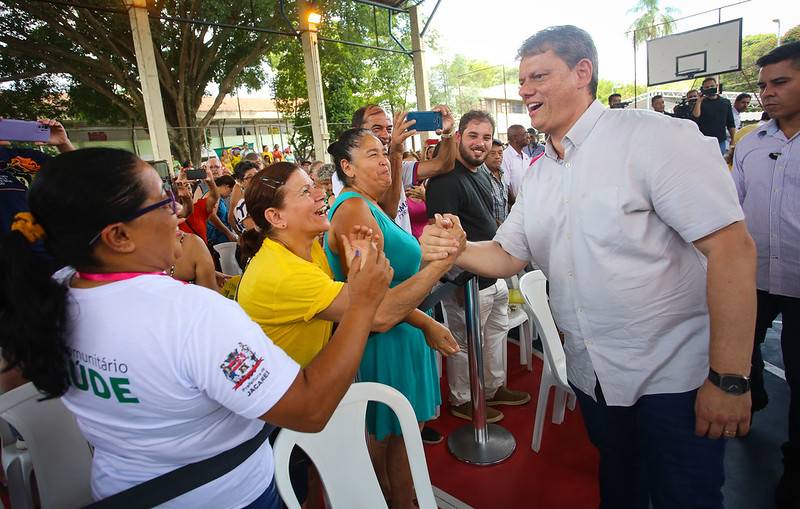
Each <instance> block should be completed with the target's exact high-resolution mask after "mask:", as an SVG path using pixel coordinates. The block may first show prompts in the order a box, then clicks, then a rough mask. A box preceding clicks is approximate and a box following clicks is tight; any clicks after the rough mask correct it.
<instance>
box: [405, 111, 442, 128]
mask: <svg viewBox="0 0 800 509" xmlns="http://www.w3.org/2000/svg"><path fill="white" fill-rule="evenodd" d="M406 120H416V123H415V124H414V125H413V126H411V129H414V130H415V131H438V130H439V129H442V112H441V111H409V112H408V114H407V115H406Z"/></svg>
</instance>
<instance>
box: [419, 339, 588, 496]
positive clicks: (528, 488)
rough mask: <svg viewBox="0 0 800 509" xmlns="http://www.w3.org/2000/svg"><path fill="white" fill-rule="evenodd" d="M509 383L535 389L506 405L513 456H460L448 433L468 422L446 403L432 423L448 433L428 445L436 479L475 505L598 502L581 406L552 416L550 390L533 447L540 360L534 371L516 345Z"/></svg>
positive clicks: (510, 351)
mask: <svg viewBox="0 0 800 509" xmlns="http://www.w3.org/2000/svg"><path fill="white" fill-rule="evenodd" d="M508 359H509V361H508V364H509V383H508V385H509V386H510V387H511V388H512V389H516V390H524V391H527V392H530V394H531V401H530V402H529V403H528V404H526V405H523V406H519V407H509V406H503V407H499V409H500V410H501V411H502V412H503V413H504V414H505V418H504V419H503V420H502V421H500V422H499V423H498V424H500V425H501V426H503V427H504V428H506V429H507V430H509V431H510V432H511V433H512V434H513V435H514V438H515V439H516V441H517V447H516V449H515V450H514V453H513V454H512V455H511V457H510V458H509V459H507V460H506V461H504V462H503V463H500V464H498V465H493V466H488V467H479V466H473V465H469V464H467V463H463V462H461V461H459V460H457V459H456V458H455V457H454V456H453V455H452V454H451V453H450V451H449V450H448V448H447V439H446V438H447V436H448V434H449V433H450V432H452V431H453V430H455V429H457V428H459V427H460V426H463V425H464V424H468V423H467V421H464V420H462V419H457V418H455V417H453V416H452V415H450V413H449V412H448V411H447V409H446V406H443V407H442V410H441V416H440V417H439V419H437V420H435V421H432V422H431V423H430V424H431V427H433V428H435V429H436V430H437V431H439V432H440V433H442V434H443V435H444V436H445V440H444V441H443V442H442V443H440V444H437V445H426V446H425V453H426V455H427V459H428V469H429V471H430V475H431V481H432V482H433V485H434V486H436V487H437V488H440V489H442V490H444V491H445V492H447V493H448V494H450V495H452V496H454V497H456V498H457V499H459V500H461V501H462V502H464V503H466V504H468V505H470V506H472V507H473V508H475V509H506V508H508V509H514V508H523V507H524V508H529V507H536V508H541V509H573V508H574V509H586V508H593V507H597V506H598V504H599V502H600V498H599V493H598V487H597V462H598V455H597V452H596V450H595V449H594V447H593V446H592V445H591V443H590V442H589V438H588V437H587V435H586V430H585V429H584V427H583V421H582V419H581V415H580V409H579V408H578V407H576V408H575V410H574V411H570V410H567V412H566V416H565V418H564V422H563V423H562V424H553V423H552V422H550V418H551V412H552V406H553V404H552V401H553V394H552V390H551V393H550V401H549V404H548V413H547V421H546V424H545V427H544V432H543V434H542V448H541V451H540V452H539V453H538V454H537V453H535V452H533V450H532V449H531V437H532V435H533V418H534V415H535V412H536V398H537V394H538V391H539V377H540V376H541V372H542V369H541V368H542V363H541V360H539V359H538V358H536V357H534V370H533V373H531V372H530V371H528V370H527V369H526V368H525V366H520V365H519V354H518V350H517V347H516V345H513V344H509V348H508ZM447 394H448V389H447V381H446V379H445V378H444V377H442V400H446V399H447Z"/></svg>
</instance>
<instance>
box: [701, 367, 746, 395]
mask: <svg viewBox="0 0 800 509" xmlns="http://www.w3.org/2000/svg"><path fill="white" fill-rule="evenodd" d="M708 381H709V382H711V383H712V384H714V385H716V386H717V387H719V388H720V389H722V390H723V391H725V392H727V393H728V394H745V393H747V392H748V391H750V378H749V377H746V376H742V375H734V374H728V373H723V374H719V373H717V372H716V371H714V370H713V369H711V368H708Z"/></svg>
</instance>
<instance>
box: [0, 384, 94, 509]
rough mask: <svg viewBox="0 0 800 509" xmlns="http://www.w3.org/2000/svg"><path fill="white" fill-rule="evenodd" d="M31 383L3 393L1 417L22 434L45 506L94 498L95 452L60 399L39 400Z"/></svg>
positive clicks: (66, 508)
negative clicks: (93, 454) (92, 473)
mask: <svg viewBox="0 0 800 509" xmlns="http://www.w3.org/2000/svg"><path fill="white" fill-rule="evenodd" d="M40 398H42V394H41V393H40V392H39V391H38V390H37V389H36V387H34V385H33V384H32V383H30V382H29V383H27V384H25V385H22V386H20V387H17V388H16V389H14V390H12V391H9V392H6V393H5V394H2V395H0V418H2V419H3V420H4V421H6V422H8V423H9V424H11V425H12V426H14V428H16V430H17V431H18V432H19V433H20V435H22V437H23V438H24V439H25V444H26V445H27V447H28V451H29V452H30V454H31V459H32V461H33V468H34V470H35V471H36V483H37V485H38V487H39V497H40V499H41V502H42V507H44V508H47V509H62V508H63V509H73V508H75V507H83V506H85V505H87V504H89V503H91V502H92V492H91V486H90V477H91V467H92V453H91V450H90V449H89V444H88V443H87V442H86V439H85V438H84V436H83V435H82V434H81V432H80V430H79V429H78V424H77V423H76V422H75V417H74V416H73V415H72V413H71V412H70V411H69V410H67V408H66V407H65V406H64V404H63V403H62V402H61V400H60V399H58V398H55V399H48V400H44V401H38V400H39V399H40Z"/></svg>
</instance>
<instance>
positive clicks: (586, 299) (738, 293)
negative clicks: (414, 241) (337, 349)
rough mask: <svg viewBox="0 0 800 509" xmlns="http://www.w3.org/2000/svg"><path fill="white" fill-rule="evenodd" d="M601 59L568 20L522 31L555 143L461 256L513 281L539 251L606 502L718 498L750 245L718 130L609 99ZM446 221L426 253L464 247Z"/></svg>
mask: <svg viewBox="0 0 800 509" xmlns="http://www.w3.org/2000/svg"><path fill="white" fill-rule="evenodd" d="M596 55H597V52H596V50H595V48H594V44H593V42H592V40H591V38H590V36H589V35H588V34H587V33H586V32H584V31H583V30H581V29H578V28H576V27H572V26H562V27H552V28H549V29H546V30H543V31H541V32H539V33H537V34H535V35H534V36H532V37H531V38H530V39H528V40H527V41H526V42H525V43H524V44H523V46H522V48H521V49H520V53H519V56H520V58H521V62H520V74H519V76H520V95H521V96H522V98H523V101H524V102H525V104H526V106H527V107H528V111H529V116H530V117H531V123H532V125H533V126H534V127H535V128H537V129H538V130H540V131H544V132H546V133H547V134H548V135H549V140H548V143H547V145H546V148H545V155H544V156H543V157H541V158H539V159H538V160H537V161H536V163H534V165H533V167H532V168H531V171H529V172H527V174H526V176H525V179H524V181H523V183H522V188H521V190H520V194H519V197H518V198H517V202H516V203H515V204H514V207H513V208H512V210H511V213H510V214H509V216H508V219H507V220H506V221H505V223H503V225H502V226H501V227H500V228H499V229H498V231H497V234H496V236H495V238H494V240H492V241H486V242H479V243H472V242H470V243H467V244H466V249H465V250H464V252H463V253H462V254H461V255H460V256H459V258H458V262H457V263H458V265H460V266H461V267H463V268H464V269H466V270H469V271H471V272H474V273H477V274H481V275H484V276H491V277H508V276H509V275H511V274H515V273H517V271H519V270H522V269H523V267H524V266H525V265H526V264H527V263H529V262H533V263H535V264H536V265H538V266H539V267H541V269H542V270H543V271H544V273H545V275H546V276H547V277H548V279H549V281H550V305H551V307H552V310H553V315H554V317H555V320H556V324H557V325H558V327H559V328H560V329H561V330H562V331H563V332H564V336H565V344H564V349H565V352H566V354H567V372H568V378H569V380H570V383H571V384H572V385H573V387H574V389H575V392H576V395H577V396H578V401H579V403H580V405H581V410H582V414H583V417H584V421H585V424H586V427H587V431H588V433H589V438H590V439H591V441H592V443H593V444H594V445H595V446H596V447H597V448H598V450H599V451H600V494H601V498H602V502H601V507H602V508H606V507H608V508H615V509H617V508H636V509H639V508H644V509H646V508H648V507H651V505H650V504H652V507H657V508H660V507H704V508H721V507H722V493H721V487H722V484H723V481H724V478H723V456H724V441H721V440H716V439H718V438H719V437H721V436H725V437H728V438H731V437H735V436H737V435H742V434H746V433H747V431H748V429H749V420H750V395H749V392H747V390H748V383H747V379H746V378H745V375H747V374H748V372H749V369H750V353H751V348H752V343H753V338H752V333H753V328H754V321H755V250H754V245H753V241H752V239H751V238H750V236H749V234H748V233H747V229H746V227H745V226H744V223H743V222H742V219H743V214H742V210H741V207H740V206H739V203H738V200H737V196H736V190H735V189H734V186H733V182H732V180H731V178H730V176H729V174H728V172H727V171H726V168H725V164H724V162H723V160H722V158H721V156H720V154H719V148H718V146H717V143H715V142H714V140H712V139H708V138H704V137H703V136H702V135H701V134H700V132H699V131H698V129H697V126H696V125H695V124H694V123H691V122H686V121H684V120H677V119H672V118H670V117H667V116H665V115H660V114H656V113H653V112H648V111H640V110H610V109H605V108H604V107H603V106H602V105H601V104H600V103H599V102H597V101H596V100H594V97H595V95H596V87H597V56H596ZM675 147H681V150H677V151H676V150H675ZM447 219H449V220H450V221H452V222H453V223H454V224H455V226H454V227H453V228H450V229H449V230H448V229H446V228H445V223H444V221H442V220H439V221H438V224H437V225H430V226H429V227H428V228H427V231H426V232H425V233H424V234H423V237H422V239H421V240H422V243H423V248H424V253H425V257H426V258H428V259H432V258H434V257H436V256H437V255H442V254H443V253H444V252H452V250H453V249H454V248H453V246H454V245H455V244H456V243H457V242H456V241H455V240H453V239H454V238H455V235H456V232H458V220H457V218H454V217H449V218H447ZM436 246H439V247H436ZM448 246H449V247H448ZM710 369H713V371H711V370H710ZM719 374H722V375H726V376H722V377H719V376H716V375H719ZM707 375H708V379H707V378H706V376H707ZM727 375H730V376H727Z"/></svg>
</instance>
